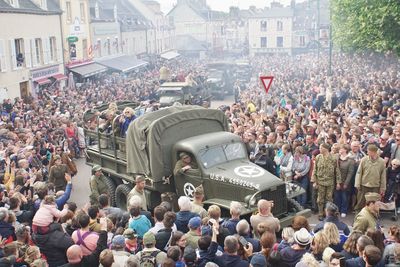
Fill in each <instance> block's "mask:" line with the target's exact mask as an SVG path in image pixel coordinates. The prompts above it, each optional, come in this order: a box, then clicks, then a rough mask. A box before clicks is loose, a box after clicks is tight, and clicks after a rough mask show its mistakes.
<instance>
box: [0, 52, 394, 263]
mask: <svg viewBox="0 0 400 267" xmlns="http://www.w3.org/2000/svg"><path fill="white" fill-rule="evenodd" d="M205 63H206V62H200V61H192V60H188V59H184V58H183V59H180V60H178V61H176V62H174V63H171V64H168V63H165V62H164V63H161V62H155V63H153V65H152V66H151V67H150V68H149V69H147V70H146V71H140V72H137V73H133V74H130V75H108V74H107V75H101V76H99V77H97V78H96V79H93V80H90V81H88V82H85V83H83V84H82V85H81V86H78V87H77V88H75V89H71V90H69V91H68V92H67V91H64V90H62V89H60V88H53V87H49V88H47V89H44V90H42V91H40V92H39V93H38V94H37V96H36V97H35V98H28V99H16V100H15V101H11V100H5V101H4V102H3V104H2V105H1V112H2V113H1V119H2V120H1V123H0V140H1V142H0V154H1V162H0V170H1V171H2V180H1V187H0V206H1V208H0V235H1V244H0V247H1V250H0V256H1V258H0V266H50V267H53V266H54V267H55V266H114V267H116V266H240V267H241V266H249V265H251V266H293V267H294V266H368V267H370V266H390V267H391V266H400V227H399V226H397V225H393V226H391V227H387V228H386V230H383V228H382V227H381V225H380V221H379V210H380V209H383V208H385V207H387V206H390V205H389V204H390V203H392V204H393V205H392V207H394V209H396V208H398V207H400V205H399V204H400V203H399V200H398V198H397V195H398V192H399V183H400V150H399V149H398V147H399V145H400V116H399V114H400V96H399V87H400V79H399V78H400V72H399V62H398V60H397V59H394V58H393V57H392V56H388V55H386V56H376V55H360V54H357V55H351V54H335V57H334V61H333V75H328V73H327V71H326V70H327V60H326V59H325V58H324V57H322V58H321V60H320V62H318V61H317V58H316V57H315V56H314V55H312V54H307V55H299V56H294V57H290V56H270V57H268V58H253V59H252V60H251V65H252V69H253V74H254V75H255V77H253V78H252V80H251V81H250V82H249V83H245V84H239V83H236V84H235V86H236V87H237V88H235V90H236V92H237V95H238V99H239V101H238V102H237V103H234V104H232V105H230V106H223V107H221V109H222V110H223V111H224V112H225V114H226V116H227V118H228V121H229V124H230V128H231V131H232V132H234V133H236V134H238V135H240V136H241V138H242V139H243V141H244V143H245V144H246V146H247V149H248V153H249V157H250V159H251V160H252V161H254V162H255V163H256V164H258V165H260V166H261V167H263V168H265V169H266V170H268V171H269V172H271V173H274V174H276V176H278V177H280V178H281V179H282V180H284V181H290V182H294V183H298V184H299V185H300V186H301V187H302V188H304V190H305V194H303V195H301V196H299V197H298V198H297V201H298V202H299V203H300V204H301V205H303V206H306V207H307V206H309V207H310V208H311V209H313V210H314V211H315V212H316V213H318V217H319V219H320V220H321V222H320V223H319V224H317V225H316V226H315V227H314V228H312V227H311V226H310V224H309V222H308V220H307V218H305V217H302V216H296V217H294V219H293V221H292V223H291V225H290V226H289V227H281V225H280V222H279V220H278V219H277V218H275V217H274V216H273V214H272V212H271V209H272V207H273V205H274V203H273V202H270V201H268V200H260V201H259V202H258V213H257V214H256V215H253V216H251V217H250V218H247V220H246V219H245V218H241V217H240V215H241V213H242V209H243V207H242V205H241V204H240V203H239V202H235V201H233V202H232V203H231V205H230V218H222V217H221V216H222V215H221V209H220V207H218V206H216V205H211V206H209V207H207V209H205V207H203V205H202V201H203V200H204V197H205V194H204V191H203V189H202V188H201V187H199V188H196V190H195V192H194V200H193V201H191V200H190V199H188V198H187V197H184V196H183V197H180V198H179V200H178V206H179V210H175V209H174V207H173V205H171V203H169V202H162V203H160V205H159V206H157V207H156V208H155V209H154V210H152V211H147V205H146V197H145V194H144V192H143V186H142V184H143V181H144V179H143V177H140V176H139V177H137V178H136V179H137V183H136V185H135V188H134V189H133V190H132V192H131V193H132V194H130V195H129V201H128V207H127V211H124V210H120V209H119V208H115V207H112V206H111V202H112V201H111V198H110V196H109V195H107V185H106V184H101V183H98V181H100V179H98V178H96V177H101V176H102V175H103V174H102V170H101V166H94V167H93V173H94V176H95V177H94V178H93V179H92V180H91V187H92V194H91V195H90V203H91V204H88V205H86V206H84V207H77V206H76V204H75V203H73V202H71V201H69V198H70V195H71V192H72V180H73V179H74V176H76V175H79V174H78V170H77V168H76V165H75V161H76V159H77V158H79V157H83V156H85V146H86V140H85V136H84V131H83V120H82V119H83V114H84V111H85V110H89V109H93V108H94V107H96V106H98V105H101V104H106V103H110V102H115V101H119V100H130V101H138V102H139V103H140V105H141V106H142V107H143V108H142V109H139V111H140V110H141V111H140V112H142V113H143V112H150V111H152V110H155V109H157V108H158V105H157V102H156V98H157V96H156V90H157V88H158V86H159V85H160V74H159V71H158V70H159V69H160V68H161V66H162V65H166V67H168V68H169V70H170V71H171V73H172V77H171V79H173V80H176V81H184V80H185V77H187V76H190V77H191V79H193V80H194V81H196V83H198V84H200V85H201V84H202V82H203V81H204V80H205V79H204V77H206V76H207V72H206V69H205ZM259 74H273V75H274V77H275V78H274V81H273V86H272V88H271V90H270V91H269V92H268V94H265V93H264V92H263V91H262V90H261V89H260V84H259V82H258V80H257V79H256V77H257V76H258V75H259ZM110 108H113V107H109V109H110ZM114 108H115V107H114ZM126 111H127V112H125V111H124V112H123V114H124V115H125V113H126V116H127V117H126V118H125V119H122V120H121V122H120V123H121V127H120V129H119V130H120V132H121V133H120V135H121V136H123V135H124V129H126V128H127V125H129V122H130V121H131V120H134V118H135V116H139V115H140V114H137V110H126ZM134 112H135V114H134ZM105 115H107V114H105ZM114 115H115V114H113V116H114ZM104 120H105V121H107V116H105V118H104ZM86 126H87V125H86ZM87 127H88V126H87ZM93 188H96V190H97V191H96V192H93ZM88 202H89V198H88ZM353 209H354V212H355V221H354V223H353V225H346V224H345V223H344V222H343V221H342V218H344V217H346V216H347V215H348V214H349V213H350V212H352V211H353ZM281 228H282V229H281ZM350 229H351V230H350Z"/></svg>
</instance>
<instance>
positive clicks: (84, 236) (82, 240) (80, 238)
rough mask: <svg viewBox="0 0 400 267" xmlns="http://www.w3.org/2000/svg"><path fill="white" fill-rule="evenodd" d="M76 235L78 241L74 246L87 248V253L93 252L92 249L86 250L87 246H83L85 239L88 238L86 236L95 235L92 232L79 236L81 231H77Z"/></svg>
mask: <svg viewBox="0 0 400 267" xmlns="http://www.w3.org/2000/svg"><path fill="white" fill-rule="evenodd" d="M76 234H77V237H78V240H77V241H76V243H75V244H76V245H78V246H80V245H82V246H84V247H85V248H87V250H89V251H93V250H92V249H90V248H88V246H87V245H86V244H85V241H84V240H85V238H86V237H87V236H88V235H90V234H96V233H95V232H92V231H89V232H85V233H84V234H83V235H82V234H81V230H80V229H78V230H77V231H76Z"/></svg>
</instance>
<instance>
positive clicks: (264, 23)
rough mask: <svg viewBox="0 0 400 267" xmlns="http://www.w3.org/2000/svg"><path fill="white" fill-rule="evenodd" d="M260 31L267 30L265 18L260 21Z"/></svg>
mask: <svg viewBox="0 0 400 267" xmlns="http://www.w3.org/2000/svg"><path fill="white" fill-rule="evenodd" d="M260 31H262V32H266V31H267V21H265V20H262V21H260Z"/></svg>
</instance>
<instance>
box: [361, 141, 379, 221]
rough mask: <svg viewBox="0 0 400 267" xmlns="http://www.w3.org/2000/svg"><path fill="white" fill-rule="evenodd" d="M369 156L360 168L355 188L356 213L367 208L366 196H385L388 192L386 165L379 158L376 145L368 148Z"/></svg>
mask: <svg viewBox="0 0 400 267" xmlns="http://www.w3.org/2000/svg"><path fill="white" fill-rule="evenodd" d="M367 153H368V155H367V156H365V157H363V158H362V159H361V161H360V165H359V166H358V170H357V174H356V180H355V183H354V187H355V188H356V189H357V204H356V206H355V208H354V209H355V211H356V213H357V212H359V211H360V210H361V209H362V208H363V207H364V206H365V198H364V196H365V194H366V193H369V192H375V193H380V194H381V195H384V194H385V191H386V164H385V160H384V159H382V158H381V157H379V154H378V147H377V146H376V145H373V144H371V145H369V146H368V151H367Z"/></svg>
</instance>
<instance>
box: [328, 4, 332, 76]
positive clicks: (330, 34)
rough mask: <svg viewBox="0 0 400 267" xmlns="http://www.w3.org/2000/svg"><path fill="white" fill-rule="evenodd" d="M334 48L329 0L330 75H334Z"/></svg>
mask: <svg viewBox="0 0 400 267" xmlns="http://www.w3.org/2000/svg"><path fill="white" fill-rule="evenodd" d="M332 50H333V40H332V4H331V1H329V68H328V75H329V76H332Z"/></svg>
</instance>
